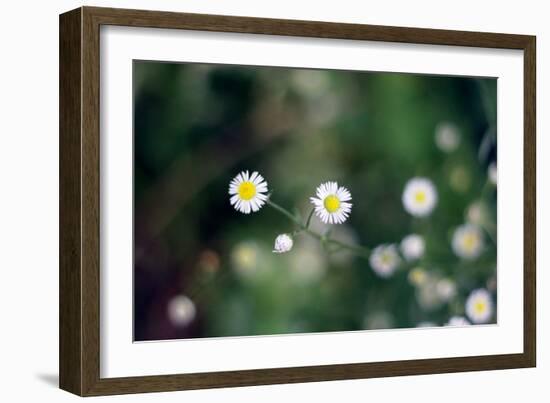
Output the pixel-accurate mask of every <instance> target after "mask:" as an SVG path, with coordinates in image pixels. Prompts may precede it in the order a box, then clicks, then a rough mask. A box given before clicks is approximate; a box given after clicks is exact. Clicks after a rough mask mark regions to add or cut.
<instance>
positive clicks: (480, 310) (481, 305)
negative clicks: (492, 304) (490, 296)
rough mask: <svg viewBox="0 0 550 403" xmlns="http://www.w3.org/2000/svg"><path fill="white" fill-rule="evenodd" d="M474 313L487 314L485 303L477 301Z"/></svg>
mask: <svg viewBox="0 0 550 403" xmlns="http://www.w3.org/2000/svg"><path fill="white" fill-rule="evenodd" d="M474 311H476V313H479V314H481V313H483V312H485V302H483V301H477V302H476V303H475V305H474Z"/></svg>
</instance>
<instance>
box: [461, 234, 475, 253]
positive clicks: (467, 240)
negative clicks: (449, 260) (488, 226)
mask: <svg viewBox="0 0 550 403" xmlns="http://www.w3.org/2000/svg"><path fill="white" fill-rule="evenodd" d="M463 244H464V249H466V250H472V249H474V248H475V246H476V245H477V237H476V236H475V234H468V235H466V236H464V241H463Z"/></svg>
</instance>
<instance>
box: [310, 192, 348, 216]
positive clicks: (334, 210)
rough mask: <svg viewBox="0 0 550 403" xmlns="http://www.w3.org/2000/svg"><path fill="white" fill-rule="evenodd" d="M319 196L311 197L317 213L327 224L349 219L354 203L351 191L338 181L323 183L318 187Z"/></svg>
mask: <svg viewBox="0 0 550 403" xmlns="http://www.w3.org/2000/svg"><path fill="white" fill-rule="evenodd" d="M316 194H317V197H310V201H311V203H312V204H313V205H314V206H315V214H317V217H319V218H320V219H321V221H323V222H324V223H325V224H342V223H343V222H345V221H346V220H347V219H348V216H349V214H350V212H351V206H352V204H351V203H349V201H350V200H351V194H350V192H349V191H348V190H347V189H346V188H345V187H343V186H340V187H339V186H338V183H336V182H326V183H322V184H321V185H319V187H317V192H316Z"/></svg>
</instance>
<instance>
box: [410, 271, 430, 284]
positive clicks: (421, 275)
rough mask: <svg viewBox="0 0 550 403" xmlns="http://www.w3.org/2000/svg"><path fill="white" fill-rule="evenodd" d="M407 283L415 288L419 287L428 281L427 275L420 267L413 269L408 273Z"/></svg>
mask: <svg viewBox="0 0 550 403" xmlns="http://www.w3.org/2000/svg"><path fill="white" fill-rule="evenodd" d="M408 278H409V283H411V284H412V285H414V286H415V287H419V286H421V285H422V284H424V283H425V282H426V280H427V279H428V273H426V270H424V269H423V268H422V267H415V268H413V269H411V271H410V272H409V277H408Z"/></svg>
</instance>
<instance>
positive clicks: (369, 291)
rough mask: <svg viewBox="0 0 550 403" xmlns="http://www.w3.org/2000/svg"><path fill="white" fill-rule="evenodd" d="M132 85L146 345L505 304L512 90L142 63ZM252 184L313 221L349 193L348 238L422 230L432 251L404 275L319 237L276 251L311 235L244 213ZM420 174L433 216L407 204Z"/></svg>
mask: <svg viewBox="0 0 550 403" xmlns="http://www.w3.org/2000/svg"><path fill="white" fill-rule="evenodd" d="M133 81H134V218H135V220H134V235H135V237H134V238H135V250H134V262H135V273H134V274H135V275H134V306H135V309H134V330H135V332H134V337H135V340H159V339H173V338H189V337H215V336H242V335H259V334H280V333H296V332H323V331H348V330H362V329H380V328H403V327H416V326H418V325H419V324H421V325H422V324H426V323H425V322H429V323H428V324H431V325H444V324H445V323H447V321H448V320H449V318H450V317H452V316H464V315H465V308H464V305H465V301H466V298H467V297H468V294H469V293H470V292H471V291H472V290H473V289H476V288H486V289H488V290H489V291H490V292H491V293H492V295H493V296H495V295H496V277H495V276H496V244H495V239H494V238H495V237H496V185H493V186H491V183H490V180H488V176H487V170H488V167H489V165H490V164H491V163H493V162H494V161H496V87H497V82H496V79H480V78H467V77H440V76H426V75H412V74H398V73H367V72H352V71H329V70H307V69H293V68H276V67H252V66H230V65H207V64H173V63H160V62H146V61H134V66H133ZM445 130H446V131H447V133H448V132H449V131H450V132H452V133H451V135H441V132H442V131H445ZM438 133H439V134H438ZM438 136H439V137H438ZM449 138H450V140H449ZM453 139H454V140H453ZM453 142H454V143H457V144H454V143H453ZM453 144H454V145H453ZM242 170H249V171H259V172H260V173H261V174H262V175H263V176H264V177H265V178H266V180H267V182H268V185H269V188H270V191H273V194H272V196H271V197H272V199H273V200H274V201H276V202H277V203H279V204H281V205H284V206H285V207H287V208H288V209H290V210H294V209H297V211H299V212H300V213H301V214H302V216H305V215H307V213H308V212H309V210H310V208H311V205H310V204H309V197H310V196H313V195H314V194H315V189H316V187H317V186H318V185H319V184H320V183H321V182H325V181H327V180H334V181H338V183H339V184H341V185H343V186H346V187H347V188H348V189H349V190H350V191H351V193H352V196H353V203H354V204H353V210H352V212H351V216H350V218H349V219H348V221H347V222H346V223H345V224H343V225H339V226H333V227H334V232H333V234H332V237H333V238H335V239H340V240H343V241H346V242H349V243H357V244H361V245H366V246H368V247H369V248H374V247H375V246H377V245H378V244H382V243H394V244H396V245H398V244H399V242H400V241H401V240H402V239H403V238H404V237H405V236H406V235H408V234H410V233H418V234H421V235H422V236H423V237H424V240H425V244H426V251H425V254H424V256H423V257H422V258H421V259H420V260H418V261H415V262H404V263H403V264H401V265H400V266H399V268H398V269H397V271H396V272H395V273H394V275H393V276H391V277H390V278H387V279H384V278H381V277H379V276H378V275H377V274H376V273H375V272H374V271H373V270H372V268H371V267H370V264H369V261H368V259H365V258H363V257H358V256H354V255H353V254H351V253H348V252H340V253H338V254H333V255H329V254H327V252H326V251H324V250H323V248H322V247H321V246H320V245H319V243H318V242H316V241H315V240H313V239H309V238H308V237H307V236H306V235H299V236H297V237H296V239H295V243H294V248H293V250H292V251H290V252H289V253H286V254H283V255H276V254H273V253H272V249H273V242H274V239H275V237H276V236H277V235H278V234H280V233H285V232H286V233H288V232H292V230H293V229H294V228H293V226H292V224H291V222H289V221H288V220H286V219H284V218H283V217H282V216H281V215H280V214H278V213H277V212H276V211H275V210H273V209H272V208H270V207H269V206H264V207H263V208H262V209H261V210H260V211H259V212H257V213H254V214H250V215H244V214H241V213H239V212H238V211H236V210H235V209H234V208H233V207H232V206H231V205H230V203H229V195H228V186H229V182H230V180H231V179H232V178H233V177H234V176H235V175H237V174H238V173H239V172H240V171H242ZM415 176H424V177H427V178H429V179H430V180H431V181H433V183H434V185H435V186H436V188H437V191H438V195H439V201H438V204H437V206H436V208H435V210H434V211H433V213H432V214H431V215H430V216H429V217H427V218H422V219H419V218H413V217H412V216H411V215H409V214H408V213H407V212H406V211H405V210H404V208H403V205H402V202H401V196H402V192H403V188H404V186H405V183H406V182H407V181H408V180H409V179H410V178H412V177H415ZM466 221H474V222H475V223H476V224H479V226H480V227H481V228H482V229H483V234H484V245H485V247H484V249H483V252H482V254H481V255H480V256H479V257H478V258H476V259H474V260H464V259H460V258H459V257H457V256H456V255H455V254H454V253H453V250H452V248H451V239H452V235H453V231H454V229H455V228H456V227H457V226H459V225H461V224H463V223H465V222H466ZM312 226H313V228H315V229H317V230H319V231H323V224H321V223H320V222H319V221H318V219H317V218H316V217H314V218H313V222H312ZM411 273H412V274H411ZM442 279H445V280H446V281H448V282H449V281H450V282H451V283H452V285H453V287H454V290H455V292H454V293H452V295H441V292H440V290H439V289H440V288H441V287H439V286H438V282H439V281H440V280H442ZM495 312H496V310H495ZM495 320H496V315H493V318H492V321H493V322H494V321H495Z"/></svg>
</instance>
